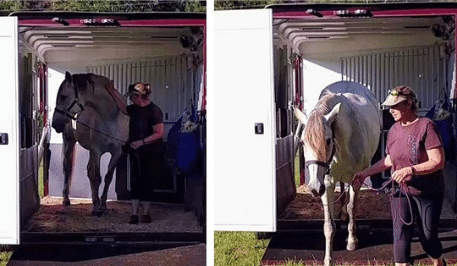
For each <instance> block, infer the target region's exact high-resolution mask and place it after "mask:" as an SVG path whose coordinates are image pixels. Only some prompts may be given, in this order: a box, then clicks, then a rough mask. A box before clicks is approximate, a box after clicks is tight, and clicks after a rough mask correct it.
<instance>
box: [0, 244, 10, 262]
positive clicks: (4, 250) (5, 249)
mask: <svg viewBox="0 0 457 266" xmlns="http://www.w3.org/2000/svg"><path fill="white" fill-rule="evenodd" d="M11 255H13V251H12V247H10V246H2V245H0V266H6V264H8V261H9V260H10V258H11Z"/></svg>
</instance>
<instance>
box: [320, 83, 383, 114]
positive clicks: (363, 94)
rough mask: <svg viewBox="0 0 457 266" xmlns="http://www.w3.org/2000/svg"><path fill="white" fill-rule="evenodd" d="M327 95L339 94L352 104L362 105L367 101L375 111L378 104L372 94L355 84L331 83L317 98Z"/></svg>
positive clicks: (365, 88)
mask: <svg viewBox="0 0 457 266" xmlns="http://www.w3.org/2000/svg"><path fill="white" fill-rule="evenodd" d="M327 93H334V94H341V95H343V96H345V97H346V98H349V99H350V100H351V101H352V102H357V101H358V102H359V103H361V104H364V103H365V100H367V101H368V102H369V103H370V104H372V105H373V107H374V108H375V109H376V110H377V109H378V102H377V100H376V97H375V96H374V94H373V92H371V91H370V90H369V89H368V88H367V87H365V86H364V85H362V84H360V83H357V82H352V81H338V82H335V83H332V84H330V85H328V86H327V87H325V88H324V89H323V90H322V92H321V95H320V96H319V98H322V96H324V95H325V94H327Z"/></svg>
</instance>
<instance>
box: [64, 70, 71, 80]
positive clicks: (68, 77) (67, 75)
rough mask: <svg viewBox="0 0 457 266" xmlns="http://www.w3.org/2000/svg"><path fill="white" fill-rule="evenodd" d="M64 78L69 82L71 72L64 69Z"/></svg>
mask: <svg viewBox="0 0 457 266" xmlns="http://www.w3.org/2000/svg"><path fill="white" fill-rule="evenodd" d="M65 80H66V81H68V82H71V74H70V72H68V71H65Z"/></svg>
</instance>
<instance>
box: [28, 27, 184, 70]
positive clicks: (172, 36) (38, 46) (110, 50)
mask: <svg viewBox="0 0 457 266" xmlns="http://www.w3.org/2000/svg"><path fill="white" fill-rule="evenodd" d="M19 32H20V36H21V37H22V38H21V41H22V42H23V43H24V44H25V45H27V46H28V47H29V48H30V49H32V50H34V51H35V52H37V53H38V54H39V55H40V56H41V57H42V59H43V60H45V61H46V62H48V63H52V62H73V63H75V64H77V63H78V62H80V61H87V60H88V59H90V60H122V59H135V58H147V57H157V56H164V55H176V54H182V53H184V52H186V49H184V48H183V47H182V46H181V42H180V37H181V36H184V35H191V31H190V28H189V27H168V28H161V27H136V28H135V27H128V28H121V27H86V28H63V27H62V28H49V27H20V28H19ZM187 51H188V50H187Z"/></svg>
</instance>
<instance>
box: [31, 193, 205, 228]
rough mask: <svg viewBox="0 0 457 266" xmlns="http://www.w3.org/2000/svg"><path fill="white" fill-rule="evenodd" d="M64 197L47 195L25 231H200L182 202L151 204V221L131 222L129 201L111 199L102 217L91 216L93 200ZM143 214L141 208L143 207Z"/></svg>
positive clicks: (194, 219) (196, 222)
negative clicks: (64, 202)
mask: <svg viewBox="0 0 457 266" xmlns="http://www.w3.org/2000/svg"><path fill="white" fill-rule="evenodd" d="M61 203H62V198H54V197H45V198H43V199H42V200H41V207H40V209H39V210H38V211H37V212H36V213H35V214H34V215H33V216H32V218H31V219H30V220H29V221H28V224H27V225H26V226H25V228H24V231H26V232H103V233H107V232H201V231H202V230H203V229H202V227H201V226H200V225H199V224H198V221H197V218H196V217H195V216H194V214H193V213H192V212H186V211H184V208H183V206H182V205H181V204H156V203H151V208H150V215H151V218H152V222H151V223H150V224H145V223H140V224H136V225H131V224H129V223H128V220H129V218H130V214H131V208H130V202H129V201H109V202H108V203H107V205H108V211H107V212H106V213H104V214H103V215H102V216H100V217H97V216H92V215H90V213H91V211H92V202H91V200H87V199H71V206H69V207H64V206H63V205H62V204H61ZM140 213H142V210H141V209H140Z"/></svg>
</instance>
